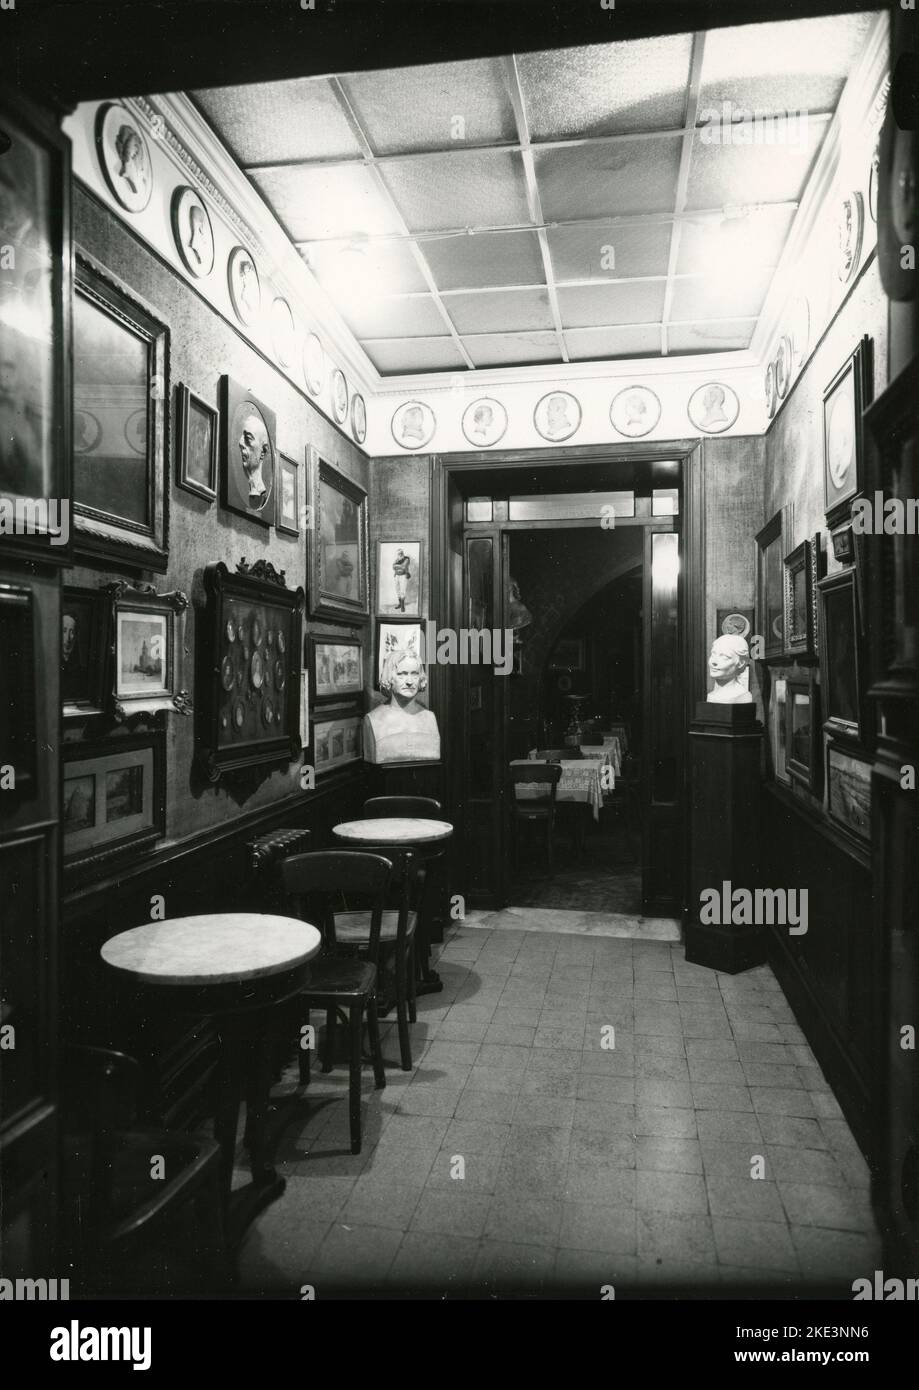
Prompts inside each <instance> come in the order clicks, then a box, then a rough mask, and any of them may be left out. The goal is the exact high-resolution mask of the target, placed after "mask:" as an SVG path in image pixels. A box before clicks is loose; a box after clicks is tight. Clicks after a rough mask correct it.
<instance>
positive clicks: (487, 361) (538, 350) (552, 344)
mask: <svg viewBox="0 0 919 1390" xmlns="http://www.w3.org/2000/svg"><path fill="white" fill-rule="evenodd" d="M463 347H464V348H465V349H466V351H467V352H468V353H469V356H470V357H471V358H472V360H473V362H474V363H475V365H476V366H477V367H514V366H518V365H521V364H523V363H527V362H530V363H532V362H558V361H560V360H561V359H560V356H559V350H558V338H557V337H556V336H555V334H554V333H483V334H482V335H481V336H479V337H472V336H470V337H466V338H464V339H463Z"/></svg>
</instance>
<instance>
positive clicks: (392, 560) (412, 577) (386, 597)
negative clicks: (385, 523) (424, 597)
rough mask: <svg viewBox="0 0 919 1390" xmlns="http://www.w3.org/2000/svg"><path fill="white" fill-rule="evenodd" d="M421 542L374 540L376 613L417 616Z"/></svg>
mask: <svg viewBox="0 0 919 1390" xmlns="http://www.w3.org/2000/svg"><path fill="white" fill-rule="evenodd" d="M423 551H424V542H423V541H377V605H376V611H377V612H378V613H392V614H395V615H398V616H399V617H404V618H420V617H421V579H422V576H421V565H422V558H423Z"/></svg>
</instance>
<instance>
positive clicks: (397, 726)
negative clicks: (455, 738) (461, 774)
mask: <svg viewBox="0 0 919 1390" xmlns="http://www.w3.org/2000/svg"><path fill="white" fill-rule="evenodd" d="M427 683H428V682H427V676H426V675H425V670H424V666H423V665H422V662H421V660H420V658H419V657H418V655H417V653H416V652H415V651H414V650H410V649H408V648H405V647H397V648H396V649H395V650H393V651H391V652H390V653H389V654H388V655H387V657H386V659H385V660H384V662H383V669H382V671H381V672H380V689H381V690H382V691H383V694H384V695H388V696H389V703H388V704H385V705H378V706H377V707H376V709H373V710H371V711H370V713H369V714H366V715H365V716H364V759H365V761H366V762H368V763H393V762H415V761H421V760H425V759H428V760H430V759H436V758H439V757H440V730H439V729H438V727H437V717H436V715H434V714H433V713H432V712H431V710H429V709H425V707H424V706H423V705H421V704H419V702H418V696H419V695H420V694H421V692H422V691H423V690H424V689H425V688H426V687H427Z"/></svg>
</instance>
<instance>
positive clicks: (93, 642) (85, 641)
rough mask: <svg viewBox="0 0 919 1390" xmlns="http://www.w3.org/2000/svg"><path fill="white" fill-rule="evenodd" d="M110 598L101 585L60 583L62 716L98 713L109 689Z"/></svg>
mask: <svg viewBox="0 0 919 1390" xmlns="http://www.w3.org/2000/svg"><path fill="white" fill-rule="evenodd" d="M111 616H112V601H111V598H110V596H109V595H108V594H107V593H106V592H105V590H104V589H80V588H76V587H75V586H72V585H67V584H65V585H64V590H63V594H62V596H61V703H62V705H63V711H64V718H65V719H66V718H68V717H72V716H74V715H87V714H102V713H103V711H104V710H105V706H106V702H107V699H108V697H109V695H110V693H111V688H112V685H111V679H110V678H109V671H108V665H109V656H110V648H111V635H110V630H109V628H110V621H111Z"/></svg>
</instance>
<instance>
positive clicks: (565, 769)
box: [511, 758, 605, 820]
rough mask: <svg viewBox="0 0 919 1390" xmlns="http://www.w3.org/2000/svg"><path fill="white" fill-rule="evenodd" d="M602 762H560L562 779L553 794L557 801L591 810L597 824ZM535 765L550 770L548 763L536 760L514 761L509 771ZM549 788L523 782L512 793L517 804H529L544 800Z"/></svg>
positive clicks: (596, 759)
mask: <svg viewBox="0 0 919 1390" xmlns="http://www.w3.org/2000/svg"><path fill="white" fill-rule="evenodd" d="M604 761H605V760H604V759H603V758H571V759H568V758H563V759H562V760H561V762H560V763H559V764H558V766H559V767H561V769H562V775H561V779H560V780H559V784H558V790H557V791H556V793H555V799H556V801H580V802H584V803H586V804H587V805H589V806H590V809H591V813H592V815H593V818H594V820H599V819H600V807H601V806H602V805H603V783H602V782H601V780H600V778H601V768H602V767H603V766H604ZM534 762H535V763H536V766H537V767H539V766H546V767H549V766H551V764H549V763H545V764H540V763H538V762H537V761H536V759H535V758H516V759H514V761H513V762H512V763H511V767H532V766H533V764H534ZM549 785H550V784H549V783H548V782H522V783H518V784H517V785H516V786H515V788H514V790H515V792H516V795H517V800H518V801H532V800H536V799H538V798H540V797H544V796H547V795H548V788H549Z"/></svg>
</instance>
